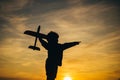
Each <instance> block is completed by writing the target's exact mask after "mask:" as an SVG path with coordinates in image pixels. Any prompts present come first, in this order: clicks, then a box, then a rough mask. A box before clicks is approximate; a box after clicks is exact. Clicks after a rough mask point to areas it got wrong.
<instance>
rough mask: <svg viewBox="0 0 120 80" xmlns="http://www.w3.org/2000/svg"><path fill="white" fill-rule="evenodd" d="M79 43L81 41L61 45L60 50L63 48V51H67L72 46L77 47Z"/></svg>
mask: <svg viewBox="0 0 120 80" xmlns="http://www.w3.org/2000/svg"><path fill="white" fill-rule="evenodd" d="M80 42H81V41H79V42H77V41H76V42H69V43H64V44H63V45H62V48H63V50H65V49H68V48H70V47H73V46H75V45H78V44H79V43H80Z"/></svg>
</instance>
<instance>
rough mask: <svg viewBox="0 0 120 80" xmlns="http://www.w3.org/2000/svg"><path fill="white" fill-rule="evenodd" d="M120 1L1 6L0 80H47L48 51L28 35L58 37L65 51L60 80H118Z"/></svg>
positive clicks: (20, 0)
mask: <svg viewBox="0 0 120 80" xmlns="http://www.w3.org/2000/svg"><path fill="white" fill-rule="evenodd" d="M119 5H120V0H0V80H46V75H45V60H46V58H47V51H46V50H45V49H44V48H43V47H42V46H41V44H40V43H39V41H38V42H37V46H39V47H40V48H41V51H33V50H31V49H28V46H29V45H33V43H34V37H31V36H28V35H25V34H23V33H24V31H25V30H32V31H36V29H37V27H38V26H39V25H41V33H44V34H47V33H49V32H50V31H55V32H57V33H58V34H59V36H60V37H59V43H65V42H72V41H82V42H81V43H80V45H77V46H75V47H72V48H70V49H68V50H65V51H64V57H63V61H62V62H63V66H62V67H59V69H58V74H57V78H56V80H64V77H66V76H70V77H71V78H72V80H120V8H119Z"/></svg>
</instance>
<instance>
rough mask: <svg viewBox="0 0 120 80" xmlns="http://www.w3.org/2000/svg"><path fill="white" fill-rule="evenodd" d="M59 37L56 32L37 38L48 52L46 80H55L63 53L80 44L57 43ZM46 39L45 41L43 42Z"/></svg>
mask: <svg viewBox="0 0 120 80" xmlns="http://www.w3.org/2000/svg"><path fill="white" fill-rule="evenodd" d="M58 38H59V35H58V34H57V33H56V32H53V31H51V32H49V33H48V35H47V36H46V37H42V36H39V40H40V42H41V44H42V46H43V47H44V48H45V49H46V50H48V58H47V59H46V64H45V68H46V75H47V80H55V78H56V74H57V70H58V66H62V58H63V51H64V50H65V49H68V48H70V47H73V46H75V45H78V44H79V43H80V42H69V43H64V44H60V43H58ZM44 39H46V40H44Z"/></svg>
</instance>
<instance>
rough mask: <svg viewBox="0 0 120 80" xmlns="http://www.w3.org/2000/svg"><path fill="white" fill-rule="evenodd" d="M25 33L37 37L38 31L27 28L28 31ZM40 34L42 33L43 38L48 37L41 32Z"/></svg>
mask: <svg viewBox="0 0 120 80" xmlns="http://www.w3.org/2000/svg"><path fill="white" fill-rule="evenodd" d="M24 34H26V35H30V36H33V37H36V36H37V32H34V31H30V30H26V31H25V32H24ZM39 35H40V36H41V37H42V38H47V35H45V34H42V33H39Z"/></svg>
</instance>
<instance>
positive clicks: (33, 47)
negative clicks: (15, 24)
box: [28, 46, 40, 51]
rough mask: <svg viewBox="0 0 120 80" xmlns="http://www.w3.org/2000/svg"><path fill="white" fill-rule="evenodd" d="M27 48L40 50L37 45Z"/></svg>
mask: <svg viewBox="0 0 120 80" xmlns="http://www.w3.org/2000/svg"><path fill="white" fill-rule="evenodd" d="M28 48H30V49H33V50H38V51H40V48H39V47H36V46H29V47H28Z"/></svg>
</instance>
